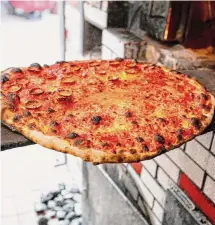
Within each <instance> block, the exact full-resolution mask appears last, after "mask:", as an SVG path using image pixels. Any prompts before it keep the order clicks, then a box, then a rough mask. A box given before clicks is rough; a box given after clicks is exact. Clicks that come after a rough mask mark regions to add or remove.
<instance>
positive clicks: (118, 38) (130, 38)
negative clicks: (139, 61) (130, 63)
mask: <svg viewBox="0 0 215 225" xmlns="http://www.w3.org/2000/svg"><path fill="white" fill-rule="evenodd" d="M141 42H142V40H141V39H139V38H138V37H136V36H135V35H133V34H132V33H129V32H126V30H125V29H124V28H109V29H105V30H103V32H102V44H103V45H105V46H106V47H108V48H109V49H110V50H111V51H112V52H114V53H115V54H116V55H117V56H118V57H121V58H137V56H138V54H139V51H140V44H141Z"/></svg>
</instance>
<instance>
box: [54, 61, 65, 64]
mask: <svg viewBox="0 0 215 225" xmlns="http://www.w3.org/2000/svg"><path fill="white" fill-rule="evenodd" d="M62 63H66V61H57V62H56V63H55V64H62Z"/></svg>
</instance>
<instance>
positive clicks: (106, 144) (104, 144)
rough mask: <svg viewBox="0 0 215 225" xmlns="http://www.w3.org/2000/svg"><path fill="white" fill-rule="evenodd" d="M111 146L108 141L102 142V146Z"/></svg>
mask: <svg viewBox="0 0 215 225" xmlns="http://www.w3.org/2000/svg"><path fill="white" fill-rule="evenodd" d="M108 146H110V145H109V144H108V143H107V142H104V143H102V147H108Z"/></svg>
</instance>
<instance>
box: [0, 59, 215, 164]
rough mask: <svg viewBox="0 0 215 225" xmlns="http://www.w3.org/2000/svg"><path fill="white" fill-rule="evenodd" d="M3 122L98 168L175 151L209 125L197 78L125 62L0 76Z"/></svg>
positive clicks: (35, 67) (210, 106)
mask: <svg viewBox="0 0 215 225" xmlns="http://www.w3.org/2000/svg"><path fill="white" fill-rule="evenodd" d="M1 84H2V85H1V100H2V107H1V114H2V122H3V123H4V124H6V125H7V126H9V127H10V128H12V129H15V130H17V131H18V132H20V133H22V134H23V135H24V136H26V137H27V138H29V139H30V140H32V141H33V142H35V143H38V144H40V145H42V146H44V147H47V148H50V149H53V150H57V151H60V152H64V153H69V154H73V155H75V156H78V157H81V158H82V159H83V160H85V161H90V162H93V163H94V164H99V163H122V162H137V161H142V160H146V159H150V158H153V157H155V156H158V155H160V154H162V153H165V152H167V151H169V150H171V149H174V148H177V147H179V146H180V145H182V144H183V143H185V142H187V141H188V140H191V139H193V138H194V137H195V136H196V135H199V134H200V133H201V132H202V131H203V130H204V129H205V128H206V127H207V126H208V125H209V124H210V122H211V120H212V117H213V113H214V97H213V96H212V95H211V94H210V93H209V92H208V91H207V90H206V89H205V88H204V87H203V86H202V85H201V84H199V83H198V82H197V81H196V80H195V79H194V78H191V77H189V76H188V75H185V74H181V73H179V72H176V71H172V70H169V69H167V68H164V67H161V66H156V65H153V64H150V63H145V62H137V61H135V60H129V59H116V60H88V61H72V62H65V61H61V62H57V63H55V64H53V65H44V66H41V65H39V64H38V63H33V64H31V65H30V66H29V67H26V68H9V69H7V70H5V71H4V72H2V74H1Z"/></svg>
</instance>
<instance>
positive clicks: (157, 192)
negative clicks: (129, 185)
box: [140, 167, 166, 205]
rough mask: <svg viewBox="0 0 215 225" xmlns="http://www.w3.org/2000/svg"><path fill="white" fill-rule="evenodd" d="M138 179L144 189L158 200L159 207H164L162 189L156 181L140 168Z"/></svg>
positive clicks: (163, 192) (164, 195)
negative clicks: (146, 188)
mask: <svg viewBox="0 0 215 225" xmlns="http://www.w3.org/2000/svg"><path fill="white" fill-rule="evenodd" d="M140 177H141V180H142V181H143V183H144V184H145V185H146V187H148V189H149V190H150V192H151V193H152V194H153V195H154V196H155V198H156V199H157V200H158V202H159V203H160V204H161V205H164V203H165V197H166V194H165V191H164V189H163V188H162V187H161V186H160V185H159V184H158V183H157V181H156V180H155V179H154V178H153V177H152V176H151V175H150V174H149V172H148V171H147V170H146V169H145V168H144V167H142V171H141V175H140Z"/></svg>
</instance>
